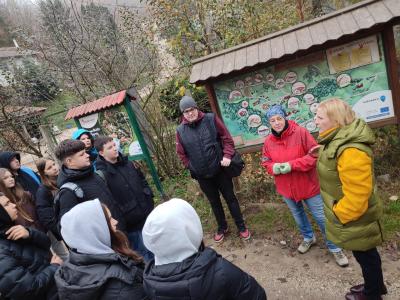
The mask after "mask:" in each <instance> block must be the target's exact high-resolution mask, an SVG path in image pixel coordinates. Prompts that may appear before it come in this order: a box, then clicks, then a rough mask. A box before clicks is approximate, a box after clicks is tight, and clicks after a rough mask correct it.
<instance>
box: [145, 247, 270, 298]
mask: <svg viewBox="0 0 400 300" xmlns="http://www.w3.org/2000/svg"><path fill="white" fill-rule="evenodd" d="M144 288H145V290H146V292H147V295H148V296H149V298H150V299H152V300H164V299H165V300H166V299H176V300H204V299H207V300H265V299H267V296H266V294H265V291H264V289H263V288H262V287H261V286H260V285H259V284H258V283H257V281H256V280H255V279H254V278H253V277H251V276H250V275H249V274H247V273H245V272H243V271H242V270H241V269H239V268H238V267H236V266H235V265H233V264H231V263H230V262H228V261H227V260H225V259H224V258H222V257H221V256H220V255H219V254H217V253H216V252H215V251H214V250H212V249H210V248H205V250H204V251H200V252H198V253H196V254H195V255H193V256H191V257H189V258H187V259H185V260H184V261H182V262H181V263H171V264H166V265H160V266H155V265H154V261H152V262H151V263H150V264H149V265H147V266H146V269H145V273H144Z"/></svg>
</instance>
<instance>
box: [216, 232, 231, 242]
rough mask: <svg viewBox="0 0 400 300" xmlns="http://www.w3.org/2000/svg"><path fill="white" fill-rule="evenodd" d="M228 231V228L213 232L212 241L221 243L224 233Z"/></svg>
mask: <svg viewBox="0 0 400 300" xmlns="http://www.w3.org/2000/svg"><path fill="white" fill-rule="evenodd" d="M227 233H228V229H225V230H222V231H221V230H218V232H216V233H215V234H214V242H216V243H221V242H222V241H223V240H224V237H225V234H227Z"/></svg>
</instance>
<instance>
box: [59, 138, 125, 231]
mask: <svg viewBox="0 0 400 300" xmlns="http://www.w3.org/2000/svg"><path fill="white" fill-rule="evenodd" d="M55 154H56V157H57V159H58V160H60V162H61V163H62V166H61V170H60V173H59V175H58V179H57V186H58V187H59V188H61V187H62V186H63V185H64V184H66V183H73V184H75V185H76V186H77V188H78V189H79V190H80V192H81V195H78V194H80V193H79V192H77V191H73V190H71V189H69V188H62V189H61V190H60V192H59V195H58V204H57V206H58V207H59V213H58V222H59V221H60V220H61V217H62V216H63V215H64V214H65V213H66V212H68V211H69V210H70V209H71V208H73V207H74V206H75V205H77V204H78V203H81V202H83V201H87V200H93V199H96V198H98V199H99V200H100V201H101V202H102V203H104V204H105V205H107V207H108V208H109V209H110V211H111V213H112V215H113V216H114V215H115V219H117V220H118V227H119V229H120V230H124V229H125V223H124V220H123V219H122V218H121V212H120V210H119V209H118V207H117V206H116V205H115V200H114V198H113V195H112V194H111V192H110V190H109V189H108V187H107V185H106V183H105V182H104V180H103V179H102V178H101V177H100V176H99V175H98V174H96V173H95V171H94V168H93V166H92V164H91V163H90V159H89V154H87V153H86V151H85V144H84V143H83V142H82V141H79V140H72V139H69V140H64V141H62V142H61V143H60V144H59V145H58V147H57V149H56V152H55Z"/></svg>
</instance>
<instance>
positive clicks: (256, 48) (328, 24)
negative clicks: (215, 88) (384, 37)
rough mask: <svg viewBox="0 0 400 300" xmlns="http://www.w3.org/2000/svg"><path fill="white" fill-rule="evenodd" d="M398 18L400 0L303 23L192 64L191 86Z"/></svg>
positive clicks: (370, 0)
mask: <svg viewBox="0 0 400 300" xmlns="http://www.w3.org/2000/svg"><path fill="white" fill-rule="evenodd" d="M398 17H400V0H366V1H362V2H359V3H357V4H354V5H351V6H349V7H347V8H344V9H341V10H338V11H335V12H333V13H330V14H327V15H324V16H322V17H319V18H316V19H313V20H310V21H308V22H305V23H301V24H299V25H296V26H293V27H290V28H287V29H284V30H281V31H278V32H275V33H272V34H269V35H267V36H264V37H261V38H258V39H255V40H253V41H249V42H247V43H244V44H241V45H238V46H235V47H232V48H229V49H226V50H223V51H220V52H216V53H213V54H210V55H207V56H204V57H201V58H199V59H196V60H193V62H192V63H193V67H192V73H191V76H190V82H191V83H204V82H205V81H207V80H209V79H211V78H216V77H219V76H221V75H223V74H229V73H231V72H233V71H239V70H242V69H244V68H248V67H252V66H255V65H257V64H263V63H266V62H268V61H272V60H274V59H278V58H281V57H283V56H284V55H290V54H294V53H296V52H298V51H301V50H307V49H309V48H311V47H312V46H315V45H322V44H324V43H326V42H328V41H331V40H337V39H339V38H341V37H343V36H346V35H351V34H354V33H357V32H358V31H361V30H363V29H369V28H372V27H374V26H375V25H378V24H383V23H387V22H389V21H391V20H392V19H394V18H398Z"/></svg>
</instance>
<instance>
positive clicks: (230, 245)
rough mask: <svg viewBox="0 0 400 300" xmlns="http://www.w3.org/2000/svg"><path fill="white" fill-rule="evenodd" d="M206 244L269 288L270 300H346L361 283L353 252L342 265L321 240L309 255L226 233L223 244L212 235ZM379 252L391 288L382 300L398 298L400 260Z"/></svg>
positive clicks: (274, 242) (275, 242) (270, 241)
mask: <svg viewBox="0 0 400 300" xmlns="http://www.w3.org/2000/svg"><path fill="white" fill-rule="evenodd" d="M206 243H207V245H209V246H211V247H212V248H214V249H215V250H216V251H217V252H218V253H220V254H221V255H222V256H224V257H225V258H226V259H228V260H229V261H231V262H233V263H234V264H236V265H237V266H239V267H240V268H242V269H243V270H245V271H247V272H249V273H250V274H251V275H252V276H253V277H255V278H256V279H257V281H258V282H259V283H260V284H261V285H262V286H263V287H264V288H265V289H266V291H267V296H268V299H272V300H274V299H282V300H283V299H285V300H286V299H310V300H314V299H315V300H316V299H318V300H320V299H324V300H325V299H326V300H331V299H332V300H333V299H344V295H345V293H346V292H347V291H348V289H349V288H350V287H351V286H353V285H356V284H359V283H362V275H361V269H360V267H359V265H358V264H357V262H356V261H355V259H354V257H353V256H352V255H351V252H350V251H347V252H346V254H347V256H348V257H349V261H350V264H349V266H348V267H347V268H340V267H339V266H337V265H336V263H335V261H334V259H333V256H332V255H331V254H330V253H329V252H328V251H327V250H326V249H325V247H324V245H322V243H321V242H319V243H318V245H317V246H314V247H312V248H311V249H310V251H309V252H308V253H306V254H299V253H297V252H296V250H295V247H293V246H291V245H289V244H287V245H282V244H281V242H280V241H279V240H274V239H273V238H266V239H257V238H256V239H252V240H250V241H249V242H242V241H240V240H239V239H238V238H237V237H234V236H227V237H226V239H225V240H224V242H223V243H221V244H215V243H214V242H213V241H212V240H211V238H210V237H209V239H208V240H207V241H206ZM379 251H380V253H381V257H382V264H383V272H384V279H385V283H386V285H387V287H388V290H389V294H388V295H386V296H384V297H383V299H384V300H399V299H400V260H398V256H397V258H393V256H391V255H390V254H389V253H385V251H382V249H379ZM399 254H400V253H399Z"/></svg>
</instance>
